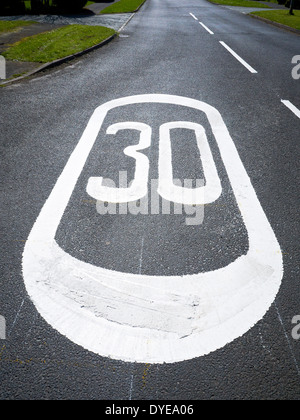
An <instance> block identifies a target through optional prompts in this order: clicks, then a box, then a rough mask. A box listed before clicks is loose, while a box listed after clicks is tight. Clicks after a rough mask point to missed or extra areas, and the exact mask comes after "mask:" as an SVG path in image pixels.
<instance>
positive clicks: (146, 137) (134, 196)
mask: <svg viewBox="0 0 300 420" xmlns="http://www.w3.org/2000/svg"><path fill="white" fill-rule="evenodd" d="M177 128H185V129H188V130H193V131H194V132H195V135H196V140H197V145H198V149H199V152H200V156H201V159H202V164H203V170H204V176H205V179H206V184H205V186H202V187H198V188H195V189H191V188H185V187H179V186H176V185H175V184H174V181H173V168H172V145H171V130H173V129H177ZM128 129H131V130H137V131H139V132H140V142H139V144H138V145H136V146H130V147H127V148H126V149H125V150H124V153H125V155H127V156H130V157H132V158H134V159H135V160H136V169H135V177H134V180H133V182H132V184H131V186H130V187H129V188H119V189H116V188H109V187H105V186H103V185H102V183H103V178H102V177H93V178H90V179H89V182H88V186H87V192H88V194H89V195H90V196H91V197H93V198H95V199H96V200H99V201H107V202H110V203H126V202H131V201H137V200H140V199H142V198H143V197H145V196H146V195H147V192H148V178H149V160H148V158H147V157H146V156H145V155H143V154H142V153H140V151H141V150H144V149H147V148H148V147H150V145H151V135H152V129H151V127H150V126H149V125H147V124H143V123H139V122H129V121H128V122H122V123H117V124H114V125H111V126H110V127H109V128H108V130H107V134H116V133H117V132H118V131H120V130H128ZM158 193H159V194H160V196H161V197H162V198H164V199H165V200H168V201H172V202H174V203H180V204H185V205H204V204H209V203H212V202H214V201H216V200H217V199H218V198H219V197H220V195H221V193H222V187H221V181H220V178H219V176H218V172H217V168H216V166H215V163H214V159H213V156H212V153H211V150H210V147H209V144H208V140H207V136H206V133H205V129H204V128H203V126H201V125H200V124H197V123H192V122H186V121H175V122H169V123H166V124H163V125H162V126H161V127H160V146H159V180H158Z"/></svg>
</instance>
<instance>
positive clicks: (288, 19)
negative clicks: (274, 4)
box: [253, 9, 300, 30]
mask: <svg viewBox="0 0 300 420" xmlns="http://www.w3.org/2000/svg"><path fill="white" fill-rule="evenodd" d="M253 15H256V16H260V17H263V18H265V19H268V20H271V21H272V22H277V23H281V24H282V25H286V26H289V27H290V28H294V29H298V30H300V10H294V16H291V15H290V14H289V12H288V9H287V10H274V11H272V12H254V13H253Z"/></svg>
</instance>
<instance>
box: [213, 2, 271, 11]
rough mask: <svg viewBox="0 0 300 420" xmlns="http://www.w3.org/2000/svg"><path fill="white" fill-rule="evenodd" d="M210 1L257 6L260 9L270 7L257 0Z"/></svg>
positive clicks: (222, 3)
mask: <svg viewBox="0 0 300 420" xmlns="http://www.w3.org/2000/svg"><path fill="white" fill-rule="evenodd" d="M209 1H210V2H211V3H215V4H221V5H224V6H239V7H257V8H262V9H270V6H267V5H265V4H262V3H259V2H258V1H250V0H249V1H248V0H209Z"/></svg>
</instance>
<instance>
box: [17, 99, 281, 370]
mask: <svg viewBox="0 0 300 420" xmlns="http://www.w3.org/2000/svg"><path fill="white" fill-rule="evenodd" d="M135 104H139V105H140V106H142V105H144V106H145V107H147V105H148V104H164V105H166V106H168V105H172V106H174V105H175V106H177V107H186V108H187V109H192V110H196V111H197V112H199V113H202V115H205V116H206V118H207V120H208V122H209V124H210V126H211V131H212V134H213V136H214V138H215V142H216V144H217V146H218V149H219V154H220V157H221V159H222V161H223V165H224V168H225V169H226V172H227V175H228V179H229V181H230V184H231V188H232V191H233V194H234V196H235V198H236V202H237V204H238V206H239V210H240V213H241V216H242V218H243V221H244V224H245V227H246V230H247V235H248V241H249V248H248V252H247V253H246V254H245V255H242V256H240V257H239V258H237V259H236V260H235V261H233V262H232V263H230V264H229V265H228V266H225V267H222V268H219V269H218V270H215V271H209V272H200V273H198V274H196V275H188V274H187V275H184V276H170V277H167V276H145V275H142V274H132V273H123V272H117V271H111V270H107V269H104V268H102V267H96V266H93V265H92V264H89V263H87V262H84V261H80V260H78V259H76V258H74V257H72V256H71V255H69V254H68V253H67V252H66V251H64V250H63V249H62V248H60V246H59V245H58V244H57V242H56V241H55V237H56V232H57V230H58V228H59V225H60V222H61V219H62V217H63V215H64V213H65V211H66V208H67V206H68V204H69V202H70V199H71V196H72V194H73V191H74V189H75V187H76V185H77V181H78V179H79V177H80V174H81V172H82V170H83V168H84V167H85V164H86V161H87V159H88V157H89V154H90V153H91V151H92V149H93V147H94V145H95V143H96V139H97V137H98V135H99V132H100V130H101V127H102V125H103V123H104V120H105V118H106V116H107V114H108V112H109V111H111V110H114V109H120V107H126V106H127V105H135ZM176 128H185V129H188V130H193V131H194V132H195V136H196V139H197V144H198V148H199V151H200V154H201V159H202V161H203V168H204V173H205V178H206V184H205V186H204V187H201V188H200V189H195V190H194V191H193V192H192V191H190V190H188V191H187V190H185V189H183V188H182V187H178V186H176V185H174V181H173V173H172V172H173V169H172V145H171V143H172V141H171V137H172V136H171V132H172V130H173V129H176ZM124 129H130V130H138V132H139V133H140V141H139V144H138V145H135V146H130V147H127V148H126V149H125V150H124V153H125V154H126V155H128V156H131V157H133V158H134V159H135V162H136V163H135V176H134V181H133V183H132V185H131V186H130V187H129V188H124V189H121V188H120V189H117V188H116V189H111V188H107V187H105V186H103V184H102V178H101V177H98V178H97V177H91V178H89V181H88V185H87V190H88V193H89V194H90V195H91V196H92V197H94V198H96V199H97V200H102V201H111V200H115V201H116V202H127V201H132V200H138V199H140V198H142V197H143V196H144V195H145V194H147V183H148V177H149V160H148V158H147V157H146V156H145V155H144V154H143V153H141V151H142V150H144V149H146V148H147V147H149V146H150V144H151V135H152V132H151V127H150V126H148V125H147V124H144V123H137V122H122V123H120V122H116V123H115V124H113V125H111V126H110V127H109V128H108V134H111V135H115V134H116V133H118V131H120V130H124ZM159 140H160V141H159V185H158V192H159V194H160V195H161V196H162V197H163V198H164V199H166V200H170V201H174V202H180V203H188V204H195V203H197V204H204V203H209V202H212V201H214V200H216V199H217V198H218V197H219V196H220V194H221V183H220V179H219V177H218V173H217V170H216V166H215V163H214V160H213V156H212V153H211V151H210V148H209V144H208V140H207V137H206V134H205V130H204V128H203V127H202V126H201V125H200V124H198V122H197V121H195V122H183V121H173V122H168V123H166V124H163V125H162V126H161V127H160V139H159ZM83 194H85V192H83ZM23 275H24V281H25V285H26V288H27V291H28V293H29V295H30V296H31V298H32V300H33V302H34V304H35V305H36V307H37V309H38V311H39V312H40V313H41V315H42V316H43V317H44V318H45V319H46V320H47V322H48V323H49V324H50V325H52V327H54V328H55V329H57V330H58V331H59V332H60V333H61V334H63V335H65V336H66V337H68V338H69V339H70V340H72V341H73V342H74V343H76V344H78V345H80V346H82V347H84V348H85V349H88V350H90V351H92V352H94V353H97V354H99V355H102V356H106V357H111V358H114V359H118V360H123V361H128V362H141V363H173V362H179V361H183V360H187V359H192V358H195V357H199V356H203V355H205V354H208V353H210V352H213V351H215V350H217V349H220V348H222V347H223V346H225V345H226V344H228V343H230V342H232V341H233V340H235V339H236V338H238V337H240V336H242V335H244V334H245V333H246V332H247V331H248V330H249V329H250V328H252V327H253V326H254V325H255V324H256V323H257V322H258V321H259V320H261V319H262V317H263V316H264V315H265V314H266V312H267V311H268V309H269V308H270V306H271V304H272V303H273V302H274V299H275V297H276V295H277V293H278V290H279V288H280V285H281V280H282V276H283V261H282V253H281V250H280V246H279V244H278V241H277V239H276V237H275V234H274V232H273V230H272V227H271V226H270V224H269V221H268V219H267V217H266V215H265V213H264V210H263V209H262V207H261V204H260V202H259V200H258V198H257V195H256V193H255V190H254V188H253V186H252V183H251V181H250V178H249V176H248V174H247V172H246V170H245V168H244V166H243V163H242V161H241V159H240V157H239V154H238V152H237V149H236V147H235V144H234V142H233V140H232V138H231V136H230V134H229V132H228V129H227V127H226V125H225V123H224V121H223V118H222V116H221V114H220V113H219V112H218V111H217V110H216V109H215V108H214V107H212V106H210V105H208V104H206V103H204V102H200V101H198V100H195V99H190V98H184V97H179V96H171V95H139V96H131V97H126V98H121V99H116V100H113V101H110V102H108V103H105V104H103V105H101V106H100V107H99V108H97V109H96V110H95V112H94V114H93V116H92V117H91V119H90V121H89V123H88V126H87V127H86V129H85V131H84V133H83V135H82V137H81V139H80V140H79V143H78V144H77V146H76V148H75V150H74V152H73V153H72V155H71V156H70V159H69V160H68V162H67V164H66V166H65V168H64V170H63V172H62V174H61V175H60V177H59V178H58V180H57V182H56V184H55V186H54V188H53V190H52V192H51V194H50V196H49V198H48V200H47V201H46V202H45V204H44V206H43V208H42V210H41V212H40V214H39V216H38V218H37V220H36V222H35V224H34V226H33V228H32V231H31V233H30V235H29V237H28V240H27V242H26V245H25V249H24V254H23Z"/></svg>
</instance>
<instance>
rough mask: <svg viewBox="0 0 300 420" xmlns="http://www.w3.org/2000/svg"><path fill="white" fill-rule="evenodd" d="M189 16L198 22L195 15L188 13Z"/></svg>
mask: <svg viewBox="0 0 300 420" xmlns="http://www.w3.org/2000/svg"><path fill="white" fill-rule="evenodd" d="M190 15H191V16H192V18H194V19H195V20H198V18H196V16H195V15H193V13H190Z"/></svg>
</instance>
